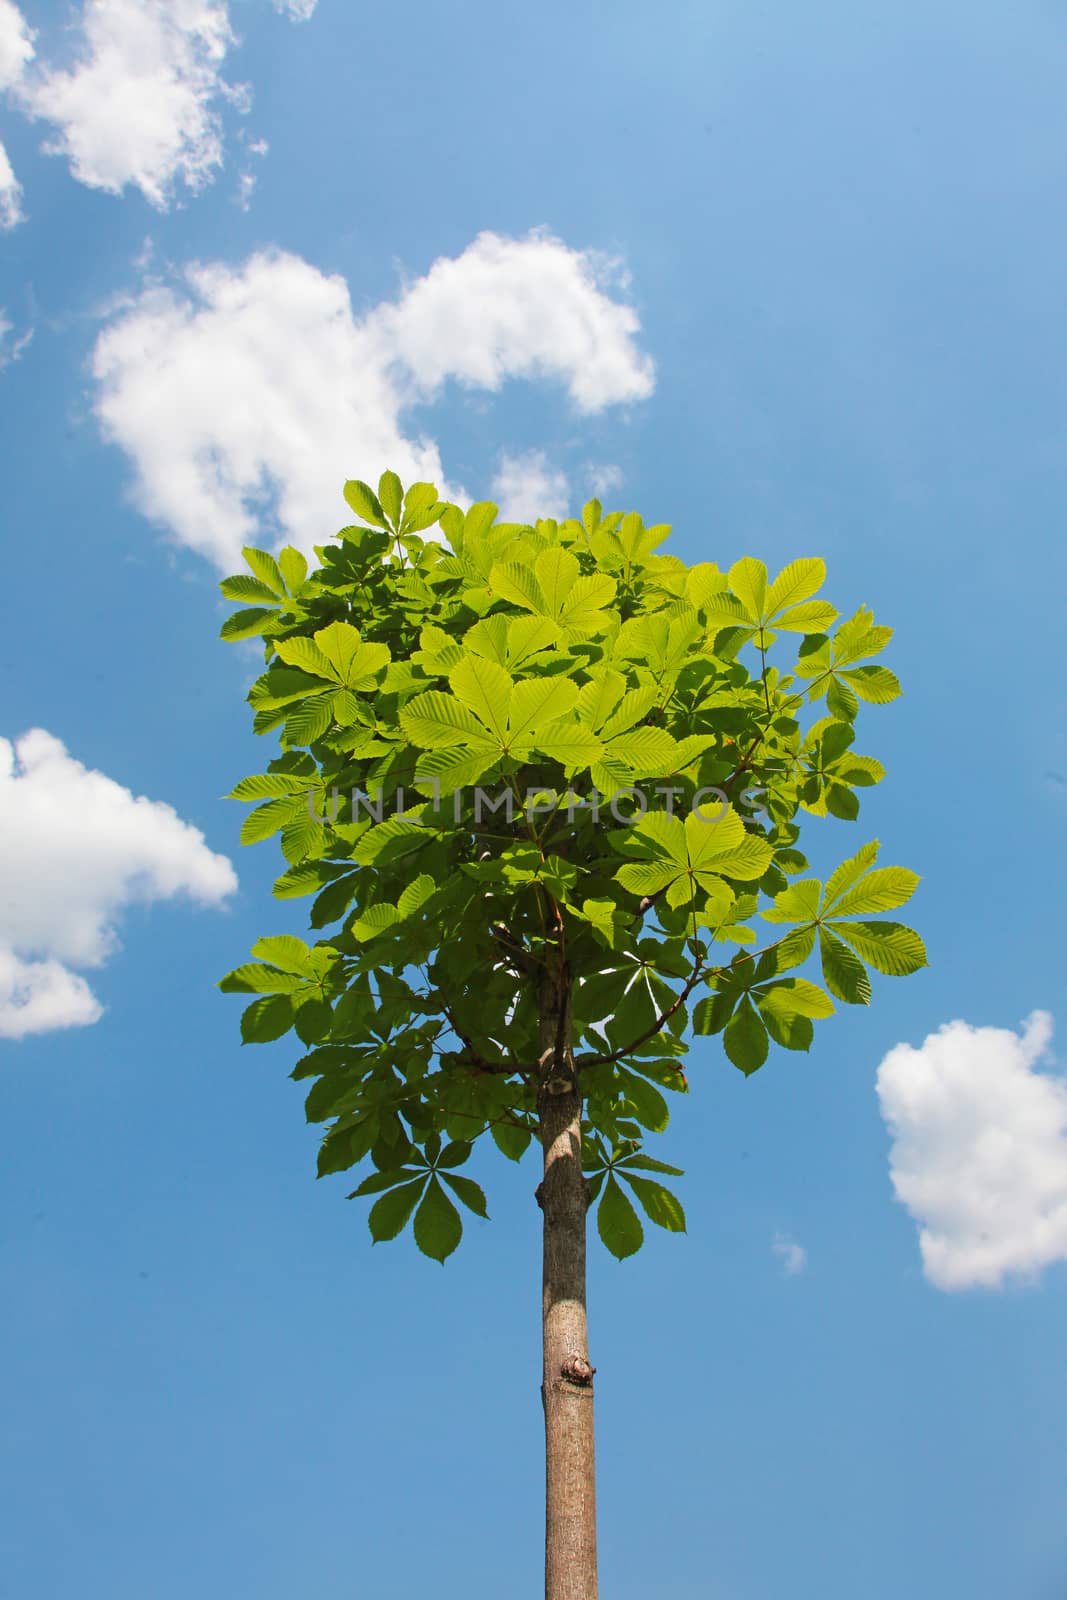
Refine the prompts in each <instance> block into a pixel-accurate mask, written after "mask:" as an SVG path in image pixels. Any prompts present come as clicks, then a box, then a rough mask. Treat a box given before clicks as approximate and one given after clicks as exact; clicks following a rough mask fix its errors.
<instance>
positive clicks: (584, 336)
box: [374, 232, 653, 412]
mask: <svg viewBox="0 0 1067 1600" xmlns="http://www.w3.org/2000/svg"><path fill="white" fill-rule="evenodd" d="M626 284H627V280H626V277H625V275H624V274H623V272H622V271H621V269H620V266H619V264H618V263H617V262H616V261H613V260H610V259H608V258H607V257H604V256H601V255H599V254H598V253H596V252H594V251H581V252H579V251H576V250H567V249H565V248H564V246H562V245H561V244H560V241H559V240H558V239H554V238H553V237H552V236H551V235H550V234H548V233H544V232H534V233H531V234H530V235H529V236H528V237H527V238H525V239H503V238H501V237H500V236H499V235H498V234H495V233H481V234H479V235H478V237H477V239H475V241H474V243H473V244H471V245H469V246H468V247H467V249H466V250H465V251H464V252H463V254H462V255H461V256H457V257H455V258H454V259H449V258H447V257H443V258H442V259H441V260H439V261H435V262H434V264H433V266H432V267H431V268H430V270H429V272H428V273H427V274H426V276H425V277H424V278H419V279H418V281H417V282H415V283H413V284H411V285H410V286H409V287H408V289H407V290H406V292H405V293H404V294H403V296H402V297H401V299H400V300H399V301H398V302H397V304H396V305H393V306H383V307H380V308H379V310H378V311H377V313H376V314H375V319H374V320H375V321H376V324H377V327H378V330H379V332H380V334H381V335H382V336H383V337H384V340H385V343H386V345H387V347H388V348H389V350H390V351H391V353H392V354H393V356H394V357H395V359H396V360H398V361H399V362H401V363H402V364H403V365H404V366H406V367H407V369H408V371H409V373H410V374H411V379H412V382H413V383H414V384H415V385H416V387H417V389H418V391H419V392H420V394H421V395H422V396H423V397H425V398H427V399H432V398H433V397H434V396H435V395H436V393H437V391H438V390H439V389H440V387H441V384H442V383H443V382H444V381H445V379H446V378H458V379H459V381H460V382H461V383H464V384H467V385H469V386H470V387H471V388H477V389H490V390H492V389H499V387H500V385H501V383H502V382H503V380H504V379H505V378H533V377H550V378H555V379H557V380H558V381H559V382H561V383H563V384H565V385H566V387H567V389H568V391H569V393H570V395H571V398H572V400H573V401H574V402H575V404H576V405H577V407H578V409H579V410H580V411H584V412H594V411H602V410H603V409H604V407H605V406H609V405H617V404H619V403H620V402H622V401H627V400H645V399H647V398H648V396H649V395H650V394H651V393H652V388H653V373H652V362H651V360H650V358H649V357H648V356H641V355H638V353H637V352H636V350H635V349H634V345H633V340H634V336H635V334H636V333H637V332H638V330H639V328H640V323H639V321H638V319H637V313H636V312H635V311H634V310H633V309H632V308H631V307H630V306H628V305H625V304H622V303H621V302H619V301H617V300H613V299H611V298H610V296H609V295H608V294H607V293H606V292H605V291H606V290H607V289H609V288H612V287H616V286H618V287H620V288H625V287H626Z"/></svg>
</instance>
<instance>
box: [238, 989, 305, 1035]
mask: <svg viewBox="0 0 1067 1600" xmlns="http://www.w3.org/2000/svg"><path fill="white" fill-rule="evenodd" d="M294 1020H295V1008H294V1006H293V1001H292V999H291V998H290V996H289V995H284V994H279V995H265V996H264V998H263V999H262V1000H253V1002H252V1004H251V1005H250V1006H248V1007H247V1008H246V1010H245V1011H244V1012H242V1014H241V1043H242V1044H269V1043H270V1042H271V1041H272V1040H274V1039H280V1038H281V1037H282V1035H283V1034H284V1033H288V1032H289V1029H290V1028H291V1027H292V1026H293V1022H294Z"/></svg>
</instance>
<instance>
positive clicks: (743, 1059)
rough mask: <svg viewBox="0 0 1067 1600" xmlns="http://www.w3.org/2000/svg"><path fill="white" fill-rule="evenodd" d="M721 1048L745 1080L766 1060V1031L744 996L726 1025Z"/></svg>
mask: <svg viewBox="0 0 1067 1600" xmlns="http://www.w3.org/2000/svg"><path fill="white" fill-rule="evenodd" d="M722 1042H723V1048H724V1049H725V1051H726V1054H727V1056H728V1057H729V1059H730V1060H731V1061H732V1062H733V1064H734V1066H735V1067H737V1068H739V1069H740V1071H742V1072H743V1073H744V1074H745V1077H746V1078H747V1077H748V1076H749V1075H750V1074H751V1073H753V1072H757V1071H758V1070H759V1068H760V1067H762V1065H763V1063H764V1062H765V1061H766V1059H767V1050H768V1044H767V1029H766V1027H765V1026H764V1024H763V1022H762V1020H761V1018H760V1016H759V1013H758V1012H757V1010H756V1008H755V1006H754V1005H753V1004H752V1001H751V1000H750V999H749V997H748V995H747V994H746V995H745V996H744V998H743V999H742V1001H741V1004H740V1005H739V1006H738V1008H737V1010H736V1011H735V1012H734V1014H733V1016H732V1017H731V1018H730V1020H729V1022H728V1023H727V1024H726V1031H725V1033H724V1034H723V1038H722Z"/></svg>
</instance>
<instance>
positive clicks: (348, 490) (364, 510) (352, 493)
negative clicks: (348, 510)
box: [344, 478, 389, 529]
mask: <svg viewBox="0 0 1067 1600" xmlns="http://www.w3.org/2000/svg"><path fill="white" fill-rule="evenodd" d="M344 496H345V499H346V500H347V501H348V503H349V505H350V506H351V507H352V510H353V511H354V512H355V513H356V516H357V517H362V518H363V521H364V522H371V523H373V524H374V526H375V527H376V528H386V529H388V527H389V524H388V522H387V521H386V519H385V513H384V512H383V510H382V506H381V502H380V500H379V499H378V496H377V495H376V494H375V493H374V490H373V489H372V488H371V487H370V485H369V484H367V483H364V482H363V481H362V479H361V478H353V479H351V480H350V481H349V482H348V483H346V484H345V487H344Z"/></svg>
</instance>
